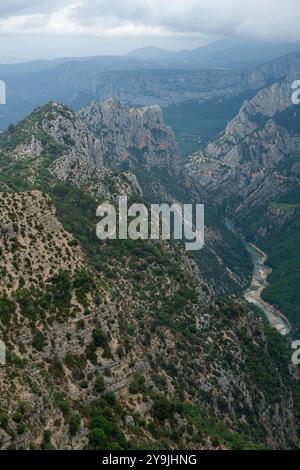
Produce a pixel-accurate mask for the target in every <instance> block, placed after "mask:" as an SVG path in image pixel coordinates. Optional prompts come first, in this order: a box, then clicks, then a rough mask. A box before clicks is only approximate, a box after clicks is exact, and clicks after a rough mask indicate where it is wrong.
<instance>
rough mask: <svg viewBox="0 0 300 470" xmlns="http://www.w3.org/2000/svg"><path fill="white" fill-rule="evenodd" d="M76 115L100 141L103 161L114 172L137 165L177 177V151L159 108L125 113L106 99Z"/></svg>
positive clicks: (152, 107) (118, 104) (119, 104)
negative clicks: (156, 169) (114, 170)
mask: <svg viewBox="0 0 300 470" xmlns="http://www.w3.org/2000/svg"><path fill="white" fill-rule="evenodd" d="M78 115H79V116H80V118H81V119H82V120H83V121H85V123H86V124H87V125H88V127H89V129H90V130H91V131H92V132H93V133H94V134H95V135H96V136H97V137H98V138H99V139H100V140H101V144H102V147H101V148H102V152H103V156H104V160H105V161H106V162H107V163H108V164H109V165H110V166H112V167H113V168H114V169H119V168H124V167H126V166H128V167H129V168H131V167H132V166H133V167H134V166H135V165H136V164H141V165H143V166H145V167H146V168H149V169H151V168H159V169H165V170H167V171H168V172H169V173H172V174H179V172H180V155H179V149H178V146H177V143H176V139H175V136H174V134H173V132H172V130H171V129H170V128H169V127H167V126H166V125H165V123H164V121H163V114H162V110H161V108H160V106H158V105H154V106H148V107H144V108H140V109H129V108H127V107H126V106H124V105H123V104H122V103H121V102H120V101H118V100H116V99H114V98H110V99H108V100H106V101H103V102H101V103H100V102H93V103H92V104H91V105H89V106H86V107H85V108H83V109H82V110H81V111H80V112H79V113H78Z"/></svg>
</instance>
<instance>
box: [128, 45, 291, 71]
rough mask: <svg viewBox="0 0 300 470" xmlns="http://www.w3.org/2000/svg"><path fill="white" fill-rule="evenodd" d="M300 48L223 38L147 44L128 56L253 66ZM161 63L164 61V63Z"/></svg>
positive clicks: (167, 62)
mask: <svg viewBox="0 0 300 470" xmlns="http://www.w3.org/2000/svg"><path fill="white" fill-rule="evenodd" d="M299 49H300V43H273V42H272V43H271V42H263V41H253V40H251V41H249V40H244V41H235V40H228V39H226V40H223V41H218V42H216V43H213V44H208V45H207V46H201V47H198V48H197V49H194V50H190V51H188V50H183V51H178V52H175V51H169V50H166V49H159V48H157V47H145V48H142V49H138V50H136V51H132V52H130V54H128V56H129V57H135V58H136V59H139V60H144V61H153V62H157V63H162V62H163V63H164V66H168V67H184V68H194V69H195V68H196V69H197V68H235V67H251V66H254V65H259V64H262V63H264V62H268V61H270V60H272V59H275V58H276V57H279V56H281V55H285V54H289V53H291V52H295V51H297V50H299ZM161 65H162V64H161Z"/></svg>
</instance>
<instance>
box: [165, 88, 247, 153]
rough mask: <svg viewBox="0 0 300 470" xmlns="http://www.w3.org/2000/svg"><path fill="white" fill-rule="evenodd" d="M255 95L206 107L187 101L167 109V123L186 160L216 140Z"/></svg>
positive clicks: (209, 102) (212, 101) (219, 101)
mask: <svg viewBox="0 0 300 470" xmlns="http://www.w3.org/2000/svg"><path fill="white" fill-rule="evenodd" d="M255 93H256V92H247V93H244V94H242V95H240V96H237V97H234V98H224V99H219V100H217V101H215V100H211V101H207V102H204V103H199V101H185V102H183V103H181V104H177V105H175V104H174V105H171V106H167V107H166V108H164V109H163V113H164V120H165V122H166V124H168V125H169V126H170V127H171V128H172V129H173V131H174V132H175V135H176V137H177V140H178V142H179V145H180V150H181V153H182V155H183V157H188V156H189V155H191V154H192V153H194V152H197V151H199V150H200V149H201V148H203V147H205V146H206V145H207V144H208V142H209V141H212V140H214V139H215V138H216V137H217V136H218V134H219V133H220V132H221V131H223V130H224V129H225V127H226V125H227V124H228V122H229V121H230V120H231V119H233V118H234V116H236V114H237V113H238V112H239V109H240V107H241V105H242V104H243V102H244V100H246V99H250V98H252V97H253V96H254V95H255Z"/></svg>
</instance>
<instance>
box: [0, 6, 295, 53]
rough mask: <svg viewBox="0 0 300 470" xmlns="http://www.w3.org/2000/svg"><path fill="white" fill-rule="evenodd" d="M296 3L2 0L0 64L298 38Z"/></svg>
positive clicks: (0, 12) (289, 40) (0, 13)
mask: <svg viewBox="0 0 300 470" xmlns="http://www.w3.org/2000/svg"><path fill="white" fill-rule="evenodd" d="M299 25H300V1H299V0H284V1H283V0H151V1H150V0H0V62H3V61H5V60H6V59H9V58H16V59H31V58H39V57H43V58H52V57H62V56H75V55H99V54H118V53H120V54H123V53H126V52H128V51H129V50H131V49H134V48H137V47H142V46H147V45H155V46H159V47H165V48H171V49H182V48H193V47H197V46H199V45H202V44H207V43H209V42H214V41H215V40H217V39H219V38H222V37H238V38H239V37H241V36H250V37H253V38H259V39H264V40H268V41H274V40H280V41H288V42H291V41H294V40H295V41H296V40H300V27H299Z"/></svg>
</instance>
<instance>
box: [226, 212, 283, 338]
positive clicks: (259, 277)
mask: <svg viewBox="0 0 300 470" xmlns="http://www.w3.org/2000/svg"><path fill="white" fill-rule="evenodd" d="M226 226H227V228H228V229H229V230H231V231H232V232H234V233H237V232H236V230H235V228H234V226H233V225H232V223H231V222H230V221H229V220H226ZM238 235H239V236H240V234H238ZM243 242H244V245H245V247H246V249H247V251H248V252H249V253H250V255H251V258H252V261H253V274H252V280H251V284H250V286H249V287H248V289H247V290H246V291H245V292H244V297H245V299H246V300H247V302H249V303H250V304H254V305H256V306H257V307H258V308H259V309H260V310H262V311H263V312H264V314H265V315H266V317H267V318H268V320H269V322H270V325H271V326H273V327H274V328H276V329H277V330H278V331H279V332H280V333H281V334H282V335H288V334H289V333H290V331H291V325H290V323H289V321H288V319H287V318H286V317H285V316H284V315H283V313H281V312H280V311H279V310H277V309H276V308H275V307H273V306H272V305H270V304H269V303H267V302H265V301H264V300H263V299H262V292H263V291H264V290H265V289H266V288H267V287H268V276H269V275H270V274H271V272H272V269H271V268H270V267H269V266H267V265H266V261H267V259H268V257H267V255H266V253H264V252H263V251H262V250H260V249H259V248H258V247H257V246H255V245H253V244H252V243H248V242H247V241H246V240H245V239H243Z"/></svg>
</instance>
